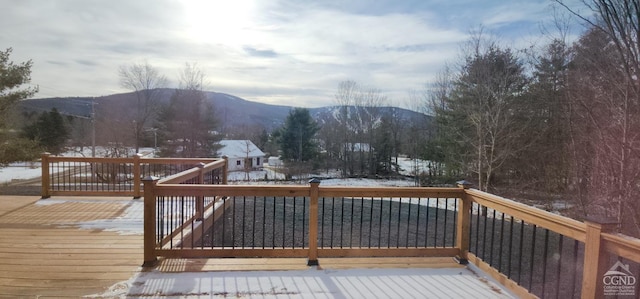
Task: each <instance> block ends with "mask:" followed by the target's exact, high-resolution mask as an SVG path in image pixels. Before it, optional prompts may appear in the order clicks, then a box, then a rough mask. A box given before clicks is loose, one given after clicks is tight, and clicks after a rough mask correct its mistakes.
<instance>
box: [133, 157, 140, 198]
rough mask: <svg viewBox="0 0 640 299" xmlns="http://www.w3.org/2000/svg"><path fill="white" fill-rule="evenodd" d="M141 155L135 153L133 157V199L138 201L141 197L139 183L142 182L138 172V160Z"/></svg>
mask: <svg viewBox="0 0 640 299" xmlns="http://www.w3.org/2000/svg"><path fill="white" fill-rule="evenodd" d="M141 157H142V154H140V153H137V154H135V155H134V156H133V198H135V199H138V198H140V196H141V191H140V183H141V181H142V177H141V174H140V173H141V171H140V158H141Z"/></svg>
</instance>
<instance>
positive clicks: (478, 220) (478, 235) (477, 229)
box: [471, 204, 480, 256]
mask: <svg viewBox="0 0 640 299" xmlns="http://www.w3.org/2000/svg"><path fill="white" fill-rule="evenodd" d="M474 205H475V206H476V207H477V210H478V211H477V213H476V248H475V252H476V255H478V256H480V245H479V242H480V204H474ZM471 210H472V211H473V208H472V209H471Z"/></svg>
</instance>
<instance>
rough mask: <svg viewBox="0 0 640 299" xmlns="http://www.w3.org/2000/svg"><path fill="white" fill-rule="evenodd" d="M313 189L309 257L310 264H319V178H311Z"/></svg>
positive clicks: (310, 194)
mask: <svg viewBox="0 0 640 299" xmlns="http://www.w3.org/2000/svg"><path fill="white" fill-rule="evenodd" d="M309 184H310V185H311V189H310V190H309V257H308V260H307V265H308V266H317V265H318V188H319V186H320V180H319V179H316V178H314V179H311V180H310V181H309Z"/></svg>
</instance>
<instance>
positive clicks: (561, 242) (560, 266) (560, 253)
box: [555, 235, 564, 298]
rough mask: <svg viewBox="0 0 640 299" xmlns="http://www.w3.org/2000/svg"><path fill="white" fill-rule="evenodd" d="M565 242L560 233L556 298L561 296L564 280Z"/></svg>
mask: <svg viewBox="0 0 640 299" xmlns="http://www.w3.org/2000/svg"><path fill="white" fill-rule="evenodd" d="M563 243H564V235H559V237H558V253H559V255H558V267H557V268H556V296H555V298H560V280H562V277H560V274H561V273H562V261H563V259H562V251H563V250H562V247H563Z"/></svg>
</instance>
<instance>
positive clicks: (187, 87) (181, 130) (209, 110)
mask: <svg viewBox="0 0 640 299" xmlns="http://www.w3.org/2000/svg"><path fill="white" fill-rule="evenodd" d="M179 77H180V88H179V89H177V90H175V92H174V94H173V95H172V96H171V99H170V102H169V105H168V106H167V107H166V109H164V110H163V112H162V113H161V115H162V117H161V119H160V123H161V125H162V126H163V129H164V130H163V131H164V132H166V134H167V135H168V136H167V139H168V142H167V144H165V146H164V147H163V151H162V152H163V154H165V155H169V156H180V157H209V156H213V155H215V151H216V150H217V146H216V142H217V141H218V140H219V139H220V138H219V137H220V136H219V135H218V134H217V132H216V128H217V126H218V121H217V119H216V118H215V116H214V107H213V104H212V103H211V102H210V101H208V99H207V95H206V93H205V92H204V86H205V85H206V79H205V78H206V76H205V74H204V73H203V72H202V70H201V69H200V68H199V67H198V66H197V65H196V64H189V63H187V64H185V68H184V69H183V70H182V72H181V73H180V74H179Z"/></svg>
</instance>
